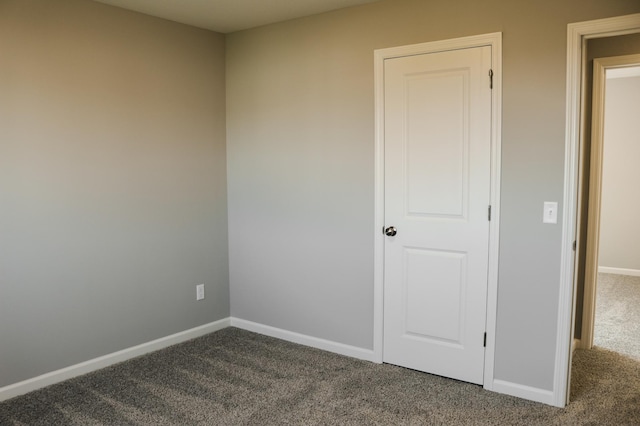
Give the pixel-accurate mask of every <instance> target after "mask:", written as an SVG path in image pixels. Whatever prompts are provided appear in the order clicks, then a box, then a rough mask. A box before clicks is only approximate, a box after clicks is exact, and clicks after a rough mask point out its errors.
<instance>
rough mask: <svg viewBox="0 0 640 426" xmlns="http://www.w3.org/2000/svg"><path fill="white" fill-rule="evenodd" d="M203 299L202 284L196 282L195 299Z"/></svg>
mask: <svg viewBox="0 0 640 426" xmlns="http://www.w3.org/2000/svg"><path fill="white" fill-rule="evenodd" d="M202 299H204V284H198V285H197V286H196V300H202Z"/></svg>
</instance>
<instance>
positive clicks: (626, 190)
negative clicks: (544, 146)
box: [598, 77, 640, 270]
mask: <svg viewBox="0 0 640 426" xmlns="http://www.w3.org/2000/svg"><path fill="white" fill-rule="evenodd" d="M639 117H640V77H627V78H613V79H607V87H606V99H605V127H604V155H603V164H602V165H603V168H602V207H601V217H600V252H599V259H598V261H599V266H604V267H609V268H622V269H634V270H640V251H638V249H637V247H638V241H640V196H639V193H638V187H639V186H640V167H638V160H640V120H638V118H639Z"/></svg>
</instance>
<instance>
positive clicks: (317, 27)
mask: <svg viewBox="0 0 640 426" xmlns="http://www.w3.org/2000/svg"><path fill="white" fill-rule="evenodd" d="M634 12H640V3H638V2H637V1H636V0H614V1H607V2H584V1H580V0H568V1H562V2H557V1H551V0H545V1H538V2H529V1H498V0H490V1H483V2H478V1H475V0H461V1H456V2H451V1H445V0H433V1H428V2H427V1H423V0H386V1H381V2H377V3H373V4H370V5H365V6H360V7H356V8H352V9H346V10H341V11H337V12H332V13H327V14H323V15H318V16H314V17H310V18H305V19H299V20H293V21H289V22H284V23H281V24H276V25H270V26H265V27H262V28H257V29H254V30H248V31H243V32H239V33H235V34H231V35H230V36H228V39H227V40H228V43H227V75H228V84H227V113H228V119H227V131H228V139H227V150H228V163H227V165H228V169H229V172H228V179H229V213H230V215H229V218H230V228H229V231H230V273H231V310H232V315H233V316H236V317H239V318H243V319H247V320H250V321H255V322H258V323H262V324H266V325H270V326H274V327H279V328H284V329H286V330H290V331H293V332H298V333H302V334H306V335H311V336H314V337H318V338H323V339H328V340H331V341H337V342H340V343H344V344H347V345H353V346H356V347H361V348H368V349H371V348H372V345H373V338H374V336H373V322H372V319H373V232H375V231H376V230H374V229H373V211H374V205H373V195H374V179H373V178H374V162H373V158H374V98H373V88H374V85H373V51H374V49H380V48H385V47H391V46H399V45H405V44H412V43H420V42H427V41H434V40H443V39H448V38H454V37H462V36H468V35H475V34H483V33H490V32H496V31H501V32H502V33H503V42H504V45H503V47H504V50H503V60H504V70H503V71H504V72H503V82H504V86H503V108H504V109H503V114H502V119H503V128H502V131H503V132H502V136H503V140H502V182H501V187H502V205H501V206H500V210H501V223H500V226H501V229H500V230H501V238H500V271H499V283H498V313H497V320H498V329H497V336H496V357H495V377H496V378H497V379H500V380H503V381H505V382H508V383H513V384H517V385H523V386H530V387H532V388H535V389H542V390H551V389H552V388H553V375H554V361H555V350H556V347H555V345H556V337H557V334H556V333H557V314H558V295H559V282H560V247H561V226H560V225H544V224H542V206H543V202H544V201H559V202H561V201H562V198H563V178H564V169H563V166H564V150H565V106H566V101H565V81H566V46H567V24H568V23H571V22H579V21H585V20H590V19H597V18H605V17H610V16H616V15H623V14H629V13H634ZM562 207H563V206H560V208H561V210H560V212H559V214H560V217H561V215H562Z"/></svg>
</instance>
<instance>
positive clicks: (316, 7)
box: [95, 0, 377, 33]
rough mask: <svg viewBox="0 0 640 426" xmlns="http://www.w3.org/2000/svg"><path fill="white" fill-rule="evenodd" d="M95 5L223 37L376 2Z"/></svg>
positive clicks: (223, 0) (130, 0)
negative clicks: (110, 7)
mask: <svg viewBox="0 0 640 426" xmlns="http://www.w3.org/2000/svg"><path fill="white" fill-rule="evenodd" d="M95 1H99V2H100V3H105V4H110V5H113V6H118V7H121V8H123V9H129V10H134V11H136V12H142V13H145V14H147V15H152V16H157V17H159V18H164V19H168V20H171V21H176V22H181V23H183V24H188V25H193V26H195V27H199V28H205V29H208V30H213V31H217V32H220V33H230V32H234V31H238V30H244V29H247V28H253V27H258V26H261V25H266V24H272V23H274V22H280V21H285V20H288V19H294V18H300V17H302V16H309V15H315V14H317V13H322V12H328V11H330V10H336V9H342V8H345V7H350V6H356V5H360V4H365V3H372V2H374V1H377V0H95Z"/></svg>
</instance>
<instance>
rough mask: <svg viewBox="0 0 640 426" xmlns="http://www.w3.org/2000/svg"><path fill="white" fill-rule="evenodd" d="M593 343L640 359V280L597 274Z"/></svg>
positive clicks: (626, 276) (625, 276)
mask: <svg viewBox="0 0 640 426" xmlns="http://www.w3.org/2000/svg"><path fill="white" fill-rule="evenodd" d="M593 343H594V345H595V346H597V347H600V348H604V349H609V350H612V351H614V352H618V353H621V354H624V355H628V356H630V357H634V358H636V359H638V360H640V277H631V276H628V275H615V274H598V285H597V290H596V322H595V328H594V338H593Z"/></svg>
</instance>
